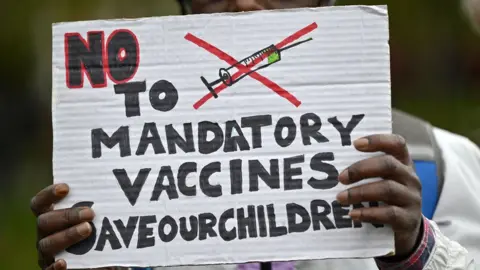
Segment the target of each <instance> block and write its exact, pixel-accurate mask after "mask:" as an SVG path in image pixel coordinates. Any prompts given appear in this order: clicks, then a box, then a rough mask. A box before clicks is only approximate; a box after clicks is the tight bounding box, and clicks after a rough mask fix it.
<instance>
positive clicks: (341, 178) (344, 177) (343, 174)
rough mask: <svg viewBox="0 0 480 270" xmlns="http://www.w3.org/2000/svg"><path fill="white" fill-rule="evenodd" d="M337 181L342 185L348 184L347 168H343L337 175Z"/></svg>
mask: <svg viewBox="0 0 480 270" xmlns="http://www.w3.org/2000/svg"><path fill="white" fill-rule="evenodd" d="M338 181H340V182H341V183H342V184H344V185H347V184H348V169H345V170H343V172H341V173H340V175H339V176H338Z"/></svg>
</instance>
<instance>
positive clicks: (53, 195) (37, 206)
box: [30, 184, 69, 216]
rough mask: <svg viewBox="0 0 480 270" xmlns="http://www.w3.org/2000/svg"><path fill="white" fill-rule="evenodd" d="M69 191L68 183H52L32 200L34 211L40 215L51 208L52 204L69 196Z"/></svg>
mask: <svg viewBox="0 0 480 270" xmlns="http://www.w3.org/2000/svg"><path fill="white" fill-rule="evenodd" d="M68 191H69V188H68V185H66V184H57V185H50V186H48V187H46V188H44V189H43V190H41V191H40V192H39V193H37V195H35V197H33V198H32V200H31V202H30V208H31V210H32V212H33V213H34V214H35V215H36V216H39V215H41V214H43V213H45V212H47V211H49V209H51V206H52V204H54V203H56V202H58V201H60V200H61V199H63V198H65V196H67V194H68Z"/></svg>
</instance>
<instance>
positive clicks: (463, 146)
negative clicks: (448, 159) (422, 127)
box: [432, 127, 480, 162]
mask: <svg viewBox="0 0 480 270" xmlns="http://www.w3.org/2000/svg"><path fill="white" fill-rule="evenodd" d="M432 129H433V134H434V136H435V139H436V141H437V143H438V146H439V147H440V148H441V149H442V152H444V155H447V154H448V155H455V156H458V157H459V158H461V159H462V160H463V159H473V160H476V161H477V162H480V148H479V147H478V146H477V145H476V144H475V143H474V142H473V141H471V140H470V139H468V138H467V137H465V136H462V135H460V134H456V133H453V132H451V131H448V130H445V129H442V128H438V127H433V128H432Z"/></svg>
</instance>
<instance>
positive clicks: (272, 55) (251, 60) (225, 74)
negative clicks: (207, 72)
mask: <svg viewBox="0 0 480 270" xmlns="http://www.w3.org/2000/svg"><path fill="white" fill-rule="evenodd" d="M310 40H312V38H308V39H306V40H302V41H299V42H296V43H293V44H291V45H289V46H286V47H283V48H281V49H278V48H277V47H276V46H275V45H270V46H268V47H266V48H264V49H262V50H260V51H258V52H256V53H253V54H252V55H250V56H248V57H245V58H243V59H242V60H240V61H238V62H237V63H235V64H233V65H231V66H230V67H228V68H220V69H219V70H218V76H219V78H218V79H217V80H215V81H213V82H208V81H207V79H205V78H204V77H203V76H200V79H201V80H202V82H203V83H204V84H205V86H206V87H207V88H208V90H209V91H210V93H212V95H213V96H214V97H215V98H217V97H218V95H217V93H216V92H215V90H214V89H213V87H215V86H216V85H217V84H219V83H224V84H225V85H226V86H232V85H234V84H235V83H237V82H239V81H240V80H241V79H243V78H245V77H246V76H248V75H249V74H251V73H253V72H256V71H258V70H260V69H264V68H266V67H268V66H270V65H273V64H275V63H277V62H280V60H282V55H281V53H282V52H283V51H285V50H288V49H290V48H293V47H295V46H298V45H300V44H302V43H305V42H308V41H310ZM259 58H260V59H259ZM265 58H268V62H267V63H266V64H263V65H261V66H259V67H257V68H256V69H252V70H250V71H248V72H246V73H244V74H242V75H241V76H240V77H238V78H235V79H234V78H232V76H231V75H230V71H231V69H232V68H235V67H237V68H238V67H239V66H240V65H243V66H245V67H247V68H251V67H253V66H255V65H256V64H257V63H258V62H262V61H263V60H264V59H265Z"/></svg>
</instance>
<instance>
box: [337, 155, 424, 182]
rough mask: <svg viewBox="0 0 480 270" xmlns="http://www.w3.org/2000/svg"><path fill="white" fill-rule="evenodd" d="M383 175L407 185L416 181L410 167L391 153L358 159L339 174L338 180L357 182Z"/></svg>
mask: <svg viewBox="0 0 480 270" xmlns="http://www.w3.org/2000/svg"><path fill="white" fill-rule="evenodd" d="M376 177H381V178H384V179H387V178H388V179H393V180H395V181H397V182H399V183H401V184H404V185H407V184H408V183H410V182H412V181H415V180H416V179H415V177H416V176H415V174H412V170H411V168H410V167H408V166H406V165H404V164H402V163H401V162H400V161H398V160H397V159H395V158H394V157H393V156H390V155H383V156H376V157H371V158H367V159H364V160H361V161H358V162H356V163H354V164H352V165H351V166H350V167H348V168H347V169H345V170H344V171H343V172H342V173H340V175H339V176H338V181H340V182H341V183H342V184H344V185H349V184H353V183H356V182H358V181H360V180H363V179H368V178H376Z"/></svg>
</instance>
